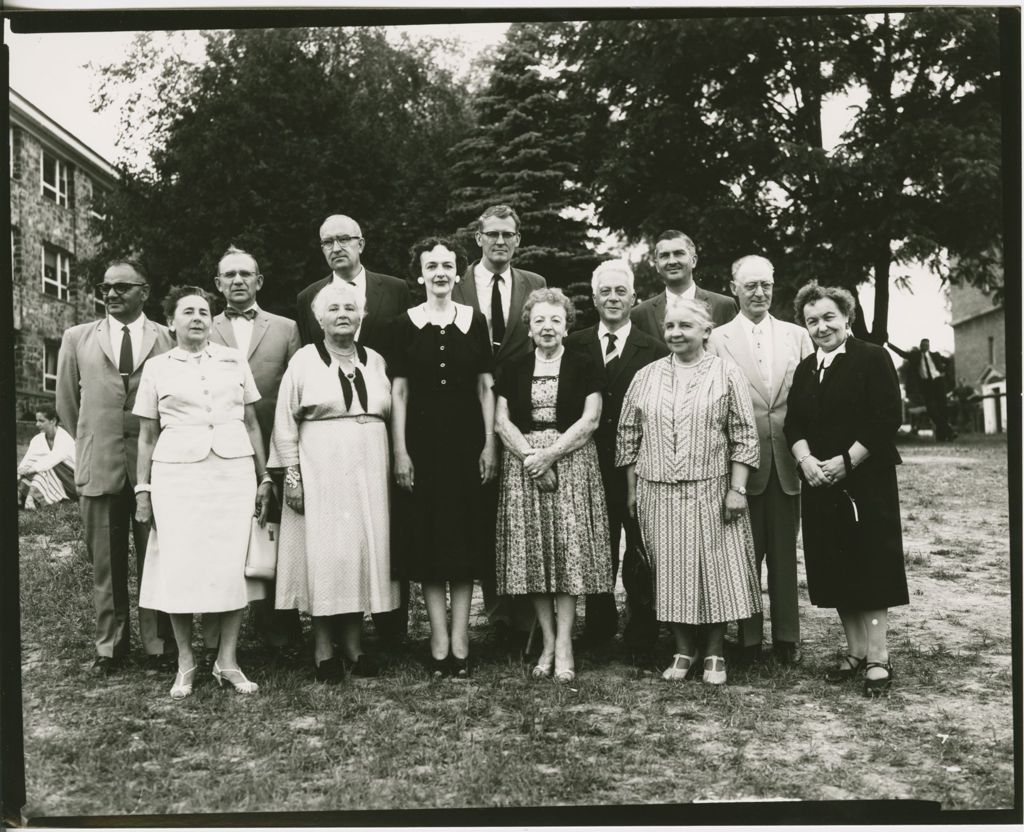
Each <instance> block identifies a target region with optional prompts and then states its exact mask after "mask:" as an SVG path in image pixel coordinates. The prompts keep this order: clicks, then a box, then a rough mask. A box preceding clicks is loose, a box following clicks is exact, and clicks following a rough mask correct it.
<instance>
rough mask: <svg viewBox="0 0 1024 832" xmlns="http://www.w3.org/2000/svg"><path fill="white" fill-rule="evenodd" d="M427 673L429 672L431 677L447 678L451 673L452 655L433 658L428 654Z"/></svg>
mask: <svg viewBox="0 0 1024 832" xmlns="http://www.w3.org/2000/svg"><path fill="white" fill-rule="evenodd" d="M427 673H429V674H430V678H431V679H446V678H448V677H449V676H451V673H452V657H451V656H450V655H448V656H445V657H444V658H443V659H435V658H434V657H433V656H428V657H427Z"/></svg>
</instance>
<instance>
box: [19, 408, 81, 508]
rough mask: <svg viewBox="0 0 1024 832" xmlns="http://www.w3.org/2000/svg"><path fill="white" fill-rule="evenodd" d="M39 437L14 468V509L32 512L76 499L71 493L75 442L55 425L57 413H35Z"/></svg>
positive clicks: (41, 409)
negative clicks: (15, 507)
mask: <svg viewBox="0 0 1024 832" xmlns="http://www.w3.org/2000/svg"><path fill="white" fill-rule="evenodd" d="M36 427H38V428H39V433H37V434H36V435H35V436H33V437H32V441H31V442H29V443H28V450H27V451H25V456H24V457H22V460H21V463H20V464H19V465H18V505H20V506H22V507H24V508H26V509H28V510H30V511H31V510H32V509H34V508H37V507H38V506H52V505H53V504H54V503H59V502H61V501H62V500H71V499H74V498H75V497H77V496H78V491H77V490H76V489H75V440H74V439H72V438H71V434H69V433H68V432H67V431H66V430H64V428H62V427H60V426H59V425H58V424H57V411H56V410H55V409H54V408H53V407H52V406H50V405H43V406H42V407H40V408H39V410H37V411H36Z"/></svg>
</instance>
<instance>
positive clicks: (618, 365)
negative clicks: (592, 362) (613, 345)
mask: <svg viewBox="0 0 1024 832" xmlns="http://www.w3.org/2000/svg"><path fill="white" fill-rule="evenodd" d="M635 331H636V330H635V329H632V328H631V329H630V330H629V337H628V338H627V339H626V343H625V344H623V345H622V352H621V353H619V360H618V361H616V362H614V363H613V364H612V367H611V374H610V375H609V376H608V386H609V387H611V386H612V385H613V384H615V381H616V380H617V379H618V377H619V376H620V375H621V374H622V371H623V370H624V369H625V368H626V365H627V364H629V362H630V361H632V360H633V358H634V357H635V356H636V354H637V352H638V351H639V349H640V348H639V347H638V346H637V344H636V339H635V338H634V337H633V333H634V332H635ZM597 352H598V356H599V358H600V360H601V361H604V354H603V350H602V349H601V344H600V343H598V345H597Z"/></svg>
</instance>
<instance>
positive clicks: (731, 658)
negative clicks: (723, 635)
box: [724, 643, 762, 667]
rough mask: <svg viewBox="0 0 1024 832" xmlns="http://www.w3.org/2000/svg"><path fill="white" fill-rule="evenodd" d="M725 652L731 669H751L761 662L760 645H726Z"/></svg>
mask: <svg viewBox="0 0 1024 832" xmlns="http://www.w3.org/2000/svg"><path fill="white" fill-rule="evenodd" d="M724 652H725V660H726V661H728V663H729V665H730V666H731V667H750V666H751V665H754V664H757V663H758V662H759V661H761V653H762V651H761V645H760V644H735V643H726V645H725V650H724Z"/></svg>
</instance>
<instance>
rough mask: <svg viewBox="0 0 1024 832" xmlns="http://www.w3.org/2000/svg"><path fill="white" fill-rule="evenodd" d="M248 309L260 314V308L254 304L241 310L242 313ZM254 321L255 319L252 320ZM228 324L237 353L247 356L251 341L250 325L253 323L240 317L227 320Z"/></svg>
mask: <svg viewBox="0 0 1024 832" xmlns="http://www.w3.org/2000/svg"><path fill="white" fill-rule="evenodd" d="M250 309H255V310H256V314H257V315H258V314H259V312H260V308H259V307H258V306H257V305H256V304H255V302H254V303H253V304H252V305H251V306H247V307H246V308H245V309H243V310H242V311H243V312H248V311H249V310H250ZM253 320H255V318H254V319H253ZM228 323H230V324H231V330H232V332H234V333H235V343H236V344H237V345H238V351H239V352H240V353H242V355H245V356H247V355H249V342H250V341H251V340H252V325H253V321H250V320H249V319H248V318H243V317H241V316H237V317H231V318H228Z"/></svg>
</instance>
